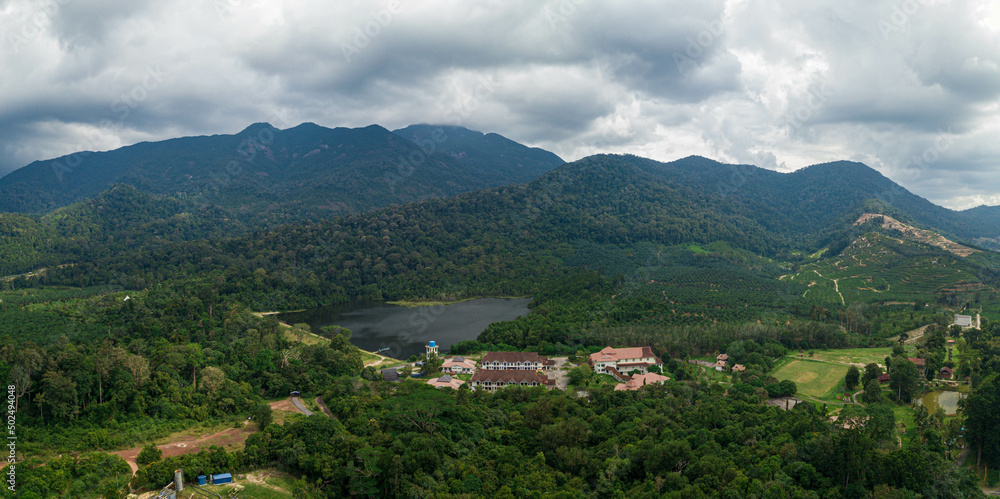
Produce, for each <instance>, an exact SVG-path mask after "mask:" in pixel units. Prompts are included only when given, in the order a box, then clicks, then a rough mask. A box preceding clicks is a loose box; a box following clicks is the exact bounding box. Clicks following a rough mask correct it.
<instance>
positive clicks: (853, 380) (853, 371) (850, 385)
mask: <svg viewBox="0 0 1000 499" xmlns="http://www.w3.org/2000/svg"><path fill="white" fill-rule="evenodd" d="M860 381H861V371H858V368H857V366H851V367H848V368H847V375H846V376H844V383H845V384H846V385H847V389H848V390H853V389H855V388H856V387H857V386H858V382H860Z"/></svg>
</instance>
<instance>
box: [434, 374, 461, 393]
mask: <svg viewBox="0 0 1000 499" xmlns="http://www.w3.org/2000/svg"><path fill="white" fill-rule="evenodd" d="M427 384H428V385H431V386H433V387H434V388H451V389H454V390H458V387H460V386H462V385H463V384H465V381H463V380H460V379H458V378H452V377H451V376H448V375H447V374H445V375H444V376H441V377H440V378H434V379H429V380H427Z"/></svg>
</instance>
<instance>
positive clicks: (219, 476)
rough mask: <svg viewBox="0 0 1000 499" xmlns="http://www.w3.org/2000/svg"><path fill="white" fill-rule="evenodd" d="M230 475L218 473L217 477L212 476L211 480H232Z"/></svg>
mask: <svg viewBox="0 0 1000 499" xmlns="http://www.w3.org/2000/svg"><path fill="white" fill-rule="evenodd" d="M232 477H233V475H232V474H231V473H219V474H218V475H212V480H218V479H220V478H232Z"/></svg>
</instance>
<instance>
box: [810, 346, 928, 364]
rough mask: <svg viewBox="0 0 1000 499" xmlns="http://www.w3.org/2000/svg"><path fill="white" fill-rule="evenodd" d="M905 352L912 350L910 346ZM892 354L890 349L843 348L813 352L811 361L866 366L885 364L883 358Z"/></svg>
mask: <svg viewBox="0 0 1000 499" xmlns="http://www.w3.org/2000/svg"><path fill="white" fill-rule="evenodd" d="M907 350H913V347H912V346H909V347H907ZM891 353H892V348H888V347H886V348H844V349H839V350H814V351H813V356H812V357H809V358H810V359H813V360H824V361H827V362H833V363H836V364H843V365H845V366H849V365H851V364H861V365H868V364H870V363H872V362H874V363H876V364H880V365H881V364H885V358H886V356H888V355H889V354H891Z"/></svg>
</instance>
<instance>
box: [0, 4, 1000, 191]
mask: <svg viewBox="0 0 1000 499" xmlns="http://www.w3.org/2000/svg"><path fill="white" fill-rule="evenodd" d="M997 4H1000V2H996V1H995V0H961V1H950V0H899V1H873V0H810V1H808V2H793V1H789V0H782V1H779V0H684V1H678V0H650V1H644V0H636V1H629V2H601V1H597V0H547V1H540V0H505V1H500V0H490V1H487V0H455V1H443V0H442V1H431V0H426V1H425V0H407V1H405V2H400V1H382V0H376V1H350V0H338V1H336V2H331V1H329V0H286V1H282V2H276V1H269V0H157V1H150V0H131V1H129V2H121V1H117V0H0V34H2V37H3V38H2V39H0V68H2V72H3V76H2V77H0V175H3V174H6V173H8V172H9V171H12V170H13V169H16V168H19V167H21V166H24V165H27V164H28V163H30V162H32V161H35V160H43V159H50V158H53V157H58V156H61V155H65V154H69V153H72V152H75V151H80V150H93V151H99V150H109V149H115V148H118V147H121V146H125V145H129V144H134V143H136V142H140V141H147V140H162V139H167V138H172V137H179V136H188V135H209V134H229V133H236V132H238V131H240V130H242V129H243V128H245V127H246V126H247V125H249V124H250V123H254V122H262V121H266V122H269V123H271V124H272V125H274V126H276V127H278V128H291V127H293V126H295V125H297V124H299V123H302V122H314V123H317V124H319V125H323V126H327V127H331V128H332V127H337V126H346V127H359V126H367V125H370V124H379V125H382V126H384V127H386V128H388V129H395V128H400V127H404V126H406V125H409V124H415V123H435V124H438V123H440V124H449V125H460V126H465V127H467V128H471V129H474V130H479V131H483V132H495V133H499V134H501V135H504V136H506V137H508V138H510V139H512V140H515V141H518V142H521V143H523V144H527V145H531V146H537V147H542V148H544V149H547V150H550V151H552V152H554V153H556V154H558V155H560V156H561V157H563V159H566V160H569V161H572V160H576V159H580V158H582V157H586V156H588V155H591V154H596V153H630V154H636V155H639V156H644V157H648V158H652V159H656V160H661V161H672V160H675V159H679V158H682V157H685V156H689V155H693V154H695V155H701V156H705V157H708V158H712V159H716V160H719V161H723V162H728V163H745V164H753V165H757V166H760V167H763V168H769V169H773V170H778V171H782V172H788V171H793V170H797V169H799V168H802V167H805V166H808V165H811V164H817V163H824V162H829V161H835V160H853V161H860V162H862V163H865V164H867V165H869V166H871V167H873V168H875V169H877V170H879V171H880V172H881V173H882V174H883V175H885V176H887V177H889V178H891V179H893V180H895V181H896V182H898V183H900V184H901V185H903V186H904V187H906V188H907V189H909V190H910V191H912V192H914V193H916V194H919V195H921V196H924V197H926V198H928V199H930V200H931V201H933V202H935V203H938V204H940V205H943V206H947V207H949V208H954V209H965V208H970V207H973V206H977V205H980V204H988V205H998V204H1000V175H998V174H997V172H998V171H1000V140H997V139H998V137H1000V5H997Z"/></svg>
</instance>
